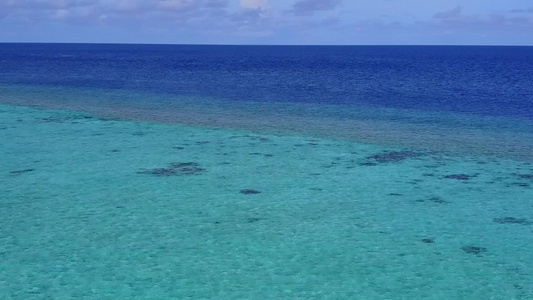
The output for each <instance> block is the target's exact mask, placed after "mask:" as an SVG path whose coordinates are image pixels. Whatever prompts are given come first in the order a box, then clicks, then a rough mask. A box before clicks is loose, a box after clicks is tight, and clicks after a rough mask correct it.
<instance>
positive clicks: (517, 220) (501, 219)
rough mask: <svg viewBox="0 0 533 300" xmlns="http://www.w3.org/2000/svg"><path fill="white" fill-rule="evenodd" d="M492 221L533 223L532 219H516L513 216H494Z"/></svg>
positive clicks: (521, 223) (500, 222)
mask: <svg viewBox="0 0 533 300" xmlns="http://www.w3.org/2000/svg"><path fill="white" fill-rule="evenodd" d="M493 221H494V222H496V223H499V224H520V225H533V222H532V221H528V220H526V219H518V218H514V217H505V218H495V219H493Z"/></svg>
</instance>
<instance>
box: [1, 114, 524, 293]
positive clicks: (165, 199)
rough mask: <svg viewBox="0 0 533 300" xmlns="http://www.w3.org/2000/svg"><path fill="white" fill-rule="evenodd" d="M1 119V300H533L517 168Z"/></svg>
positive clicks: (259, 137) (222, 132) (340, 147)
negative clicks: (137, 299)
mask: <svg viewBox="0 0 533 300" xmlns="http://www.w3.org/2000/svg"><path fill="white" fill-rule="evenodd" d="M0 108H1V109H0V134H1V135H2V139H3V140H4V141H8V142H3V143H2V145H1V147H0V152H1V153H0V156H1V157H2V160H1V161H0V170H1V172H0V185H1V189H0V191H1V192H0V193H1V197H0V198H1V199H2V202H1V207H2V209H1V210H0V211H1V214H2V216H1V218H0V220H1V221H0V223H1V224H0V225H1V226H0V228H1V230H0V239H1V242H0V247H1V248H0V254H1V256H2V262H1V263H0V278H2V279H1V281H2V284H0V297H1V298H4V299H46V298H54V299H68V298H72V297H85V298H93V299H102V298H113V299H129V298H132V297H139V298H152V299H160V298H225V299H237V298H262V299H279V298H304V299H305V298H313V297H314V298H345V299H358V298H359V299H422V298H424V299H458V298H468V299H529V298H531V297H533V285H532V284H531V282H533V270H532V269H533V268H532V265H533V264H532V262H533V254H532V253H531V251H529V250H528V249H531V248H533V238H532V237H533V235H532V234H531V233H532V231H533V216H532V214H531V205H532V204H531V195H532V190H531V187H532V185H533V182H532V180H533V179H532V177H533V175H532V174H533V166H532V165H531V163H530V162H528V161H525V160H519V159H515V158H505V157H499V156H494V155H493V156H482V155H465V154H463V155H458V154H457V153H456V154H449V153H446V152H437V151H424V150H421V149H419V148H416V147H414V146H412V147H411V148H406V147H390V146H383V145H378V144H370V143H361V142H356V141H353V140H346V139H339V138H337V139H327V138H324V137H320V136H312V135H311V134H301V133H297V132H296V133H294V132H293V133H280V132H279V131H276V132H271V133H268V130H253V129H250V128H247V129H232V128H228V127H227V126H226V127H222V126H221V127H202V126H184V125H177V124H160V123H153V122H152V123H150V122H138V121H137V122H133V121H124V120H113V119H111V118H103V117H102V116H101V115H98V114H92V113H87V112H69V111H62V110H48V109H36V108H28V107H21V106H12V105H1V106H0Z"/></svg>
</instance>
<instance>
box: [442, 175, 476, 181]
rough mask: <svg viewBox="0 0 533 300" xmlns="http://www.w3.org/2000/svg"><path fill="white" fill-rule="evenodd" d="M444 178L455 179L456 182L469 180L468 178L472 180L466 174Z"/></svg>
mask: <svg viewBox="0 0 533 300" xmlns="http://www.w3.org/2000/svg"><path fill="white" fill-rule="evenodd" d="M444 178H447V179H456V180H470V178H472V176H470V175H468V174H452V175H446V176H444Z"/></svg>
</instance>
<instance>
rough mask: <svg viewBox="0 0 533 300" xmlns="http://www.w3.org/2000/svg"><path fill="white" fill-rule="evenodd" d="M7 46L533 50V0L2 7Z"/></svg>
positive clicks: (93, 0)
mask: <svg viewBox="0 0 533 300" xmlns="http://www.w3.org/2000/svg"><path fill="white" fill-rule="evenodd" d="M0 41H1V42H104V43H170V44H340V45H343V44H349V45H361V44H372V45H376V44H379V45H397V44H403V45H405V44H407V45H419V44H429V45H435V44H436V45H440V44H445V45H533V1H532V0H455V1H454V0H451V1H450V0H366V1H362V0H151V1H148V0H0Z"/></svg>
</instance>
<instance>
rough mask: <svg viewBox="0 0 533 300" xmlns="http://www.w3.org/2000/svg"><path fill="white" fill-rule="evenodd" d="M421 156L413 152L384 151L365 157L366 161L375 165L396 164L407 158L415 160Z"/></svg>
mask: <svg viewBox="0 0 533 300" xmlns="http://www.w3.org/2000/svg"><path fill="white" fill-rule="evenodd" d="M422 155H423V154H422V153H419V152H413V151H386V152H382V153H377V154H373V155H369V156H367V157H366V159H367V160H371V161H374V162H376V163H397V162H401V161H404V160H406V159H409V158H417V157H420V156H422Z"/></svg>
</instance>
